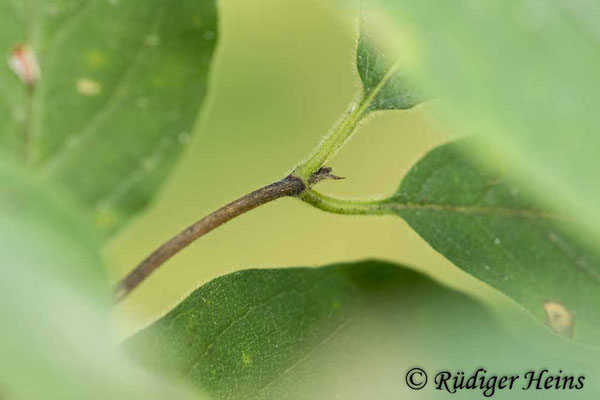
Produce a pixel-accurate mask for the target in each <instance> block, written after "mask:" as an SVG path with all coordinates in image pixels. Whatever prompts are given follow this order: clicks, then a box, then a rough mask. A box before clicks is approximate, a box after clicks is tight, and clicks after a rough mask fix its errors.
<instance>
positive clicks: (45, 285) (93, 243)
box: [0, 162, 197, 400]
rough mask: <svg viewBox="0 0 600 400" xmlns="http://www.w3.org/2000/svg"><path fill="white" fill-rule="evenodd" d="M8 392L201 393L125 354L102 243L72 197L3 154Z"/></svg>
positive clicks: (0, 204)
mask: <svg viewBox="0 0 600 400" xmlns="http://www.w3.org/2000/svg"><path fill="white" fill-rule="evenodd" d="M0 182H2V185H1V186H0V254H1V255H2V257H0V320H2V321H3V323H2V334H1V336H2V339H1V340H0V354H2V357H0V371H2V373H1V374H0V393H1V397H2V398H3V399H4V398H7V399H31V400H37V399H57V400H58V399H61V400H71V399H72V400H80V399H91V400H95V399H97V400H106V399H139V400H142V399H157V400H158V399H166V398H169V399H170V398H173V399H192V398H197V397H196V396H192V394H191V393H189V392H188V391H187V390H184V389H182V388H178V387H175V386H173V385H172V384H170V383H168V382H167V381H165V380H163V379H162V378H160V377H157V376H150V375H149V374H148V373H147V372H144V371H140V370H139V367H136V366H134V365H131V363H130V362H129V361H128V360H127V359H126V358H125V357H124V356H123V355H122V354H121V353H120V351H119V350H118V347H117V346H116V345H115V343H114V341H113V340H112V332H111V329H110V326H109V318H110V317H109V312H110V303H111V302H110V298H109V296H108V294H109V290H108V285H107V281H106V278H105V276H104V271H103V268H102V265H101V262H100V256H99V246H98V241H97V240H95V239H94V238H93V237H92V236H90V234H89V232H88V230H87V229H86V228H83V227H82V224H81V221H77V220H74V219H73V218H72V217H71V213H70V212H69V211H68V207H67V206H66V205H65V201H64V199H62V198H61V197H57V196H56V195H49V194H48V193H47V191H46V190H43V189H40V187H38V184H37V183H35V182H32V181H31V179H29V177H28V176H25V175H23V174H20V173H16V172H15V171H13V170H12V169H11V168H6V167H5V166H4V164H3V162H0Z"/></svg>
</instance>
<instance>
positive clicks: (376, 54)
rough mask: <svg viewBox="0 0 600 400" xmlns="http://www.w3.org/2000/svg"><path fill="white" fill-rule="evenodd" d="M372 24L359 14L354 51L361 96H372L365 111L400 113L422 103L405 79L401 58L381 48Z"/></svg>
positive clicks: (413, 85)
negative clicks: (394, 111) (397, 111)
mask: <svg viewBox="0 0 600 400" xmlns="http://www.w3.org/2000/svg"><path fill="white" fill-rule="evenodd" d="M372 25H373V21H371V20H370V18H368V17H367V15H366V14H363V16H362V18H361V23H360V35H359V38H358V48H357V50H356V68H357V69H358V74H359V75H360V79H361V81H362V85H363V90H364V97H365V98H368V97H370V96H373V98H372V99H371V100H370V104H369V107H368V109H367V110H368V111H377V110H402V109H408V108H412V107H414V106H416V105H418V104H420V103H422V102H423V101H424V100H425V97H424V96H423V93H421V92H420V91H419V90H417V88H416V84H415V83H414V82H413V81H411V80H410V79H409V77H408V76H407V75H408V74H407V72H406V66H404V65H402V60H401V58H400V57H398V56H397V54H396V53H395V52H394V51H391V50H390V49H388V48H386V47H384V46H383V45H382V41H383V40H382V39H381V38H380V37H379V35H378V34H377V32H378V30H377V29H375V27H374V26H372Z"/></svg>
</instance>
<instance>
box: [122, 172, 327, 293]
mask: <svg viewBox="0 0 600 400" xmlns="http://www.w3.org/2000/svg"><path fill="white" fill-rule="evenodd" d="M323 179H339V178H338V177H337V176H335V175H332V174H331V169H330V168H321V169H319V170H318V171H317V172H315V173H314V174H313V175H312V176H311V177H310V179H309V181H308V182H307V183H305V182H304V181H303V180H302V179H300V178H298V177H296V176H293V175H289V176H287V177H285V178H284V179H282V180H280V181H277V182H274V183H271V184H270V185H267V186H264V187H262V188H260V189H258V190H255V191H254V192H252V193H249V194H247V195H245V196H242V197H240V198H239V199H237V200H235V201H233V202H231V203H229V204H227V205H226V206H223V207H221V208H219V209H218V210H216V211H214V212H213V213H211V214H209V215H207V216H206V217H204V218H202V219H201V220H199V221H198V222H196V223H194V224H193V225H191V226H189V227H188V228H187V229H185V230H183V231H181V232H180V233H178V234H177V235H175V236H174V237H172V238H171V239H169V240H168V241H167V242H166V243H164V244H163V245H162V246H160V247H159V248H158V249H156V250H155V251H154V252H153V253H152V254H150V255H149V256H148V257H147V258H146V259H145V260H144V261H142V262H141V263H140V264H138V266H137V267H135V269H134V270H133V271H131V272H130V273H129V274H128V275H127V276H126V277H125V278H124V279H123V280H122V281H120V282H119V283H118V284H117V287H116V289H115V298H116V301H120V300H122V299H123V298H125V297H126V296H127V295H128V294H129V293H130V292H131V291H132V290H133V289H135V288H136V287H138V286H139V285H140V283H142V282H143V281H144V280H145V279H146V278H147V277H148V276H149V275H150V274H152V273H153V272H154V271H156V270H157V269H158V268H159V267H160V266H161V265H162V264H163V263H164V262H165V261H167V260H168V259H170V258H171V257H173V256H174V255H175V254H177V253H178V252H179V251H181V250H182V249H184V248H185V247H186V246H187V245H189V244H190V243H192V242H193V241H195V240H196V239H198V238H199V237H201V236H203V235H205V234H207V233H208V232H210V231H212V230H213V229H215V228H218V227H219V226H221V225H223V224H224V223H226V222H228V221H230V220H232V219H233V218H235V217H238V216H240V215H242V214H244V213H246V212H248V211H250V210H252V209H254V208H256V207H258V206H260V205H263V204H266V203H269V202H271V201H273V200H276V199H279V198H282V197H296V196H298V195H300V194H301V193H302V192H303V191H304V190H305V189H306V188H307V186H311V185H313V184H315V183H317V182H319V181H321V180H323Z"/></svg>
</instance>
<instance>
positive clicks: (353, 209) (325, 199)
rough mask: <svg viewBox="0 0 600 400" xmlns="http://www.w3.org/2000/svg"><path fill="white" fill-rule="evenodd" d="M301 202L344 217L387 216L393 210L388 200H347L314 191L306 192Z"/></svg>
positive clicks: (308, 190)
mask: <svg viewBox="0 0 600 400" xmlns="http://www.w3.org/2000/svg"><path fill="white" fill-rule="evenodd" d="M299 198H300V200H302V201H304V202H305V203H308V204H310V205H311V206H313V207H315V208H318V209H320V210H323V211H327V212H330V213H334V214H344V215H385V214H391V213H392V212H393V208H392V207H389V205H388V203H387V202H386V200H366V201H364V200H346V199H338V198H334V197H330V196H326V195H324V194H322V193H319V192H315V191H314V190H311V189H307V190H304V191H303V192H302V193H301V194H300V196H299Z"/></svg>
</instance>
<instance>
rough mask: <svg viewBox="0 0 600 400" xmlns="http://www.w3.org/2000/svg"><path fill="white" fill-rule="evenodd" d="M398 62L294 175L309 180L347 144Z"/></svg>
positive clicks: (302, 163)
mask: <svg viewBox="0 0 600 400" xmlns="http://www.w3.org/2000/svg"><path fill="white" fill-rule="evenodd" d="M397 68H398V64H395V65H393V66H392V67H391V68H390V69H389V71H388V72H387V73H386V75H385V76H384V77H383V78H382V79H381V81H380V82H379V83H378V84H377V86H375V87H374V88H373V89H372V90H371V91H370V92H369V93H368V95H366V96H365V95H364V94H363V95H362V96H361V98H360V100H359V101H358V103H353V104H352V106H351V107H350V111H348V113H347V114H346V116H345V117H344V118H343V119H342V120H341V121H339V122H338V123H337V124H336V125H335V126H334V127H333V129H332V130H331V131H330V132H329V133H328V134H327V135H325V137H323V139H322V140H321V142H319V144H318V145H317V147H316V148H315V150H314V151H313V153H312V154H311V155H310V156H309V157H308V158H307V159H306V160H304V161H303V162H301V163H300V164H299V165H298V166H297V167H296V168H295V169H294V172H293V173H292V175H294V176H297V177H298V178H300V179H301V180H302V181H304V182H307V179H308V178H309V177H310V176H311V175H312V174H313V173H314V172H315V171H317V170H318V169H319V168H321V167H323V166H324V165H325V164H326V163H327V162H328V161H329V160H331V158H332V157H333V156H334V155H335V153H336V152H337V151H338V150H339V149H340V148H341V147H342V146H343V145H344V144H346V143H347V142H348V141H349V140H350V138H351V137H352V134H353V133H354V131H355V129H356V126H357V125H358V124H359V123H360V121H361V120H362V119H363V118H364V117H365V115H367V114H368V113H369V111H370V107H371V104H372V103H373V100H374V99H375V97H376V96H377V95H378V94H379V92H380V91H381V89H383V87H384V86H385V84H386V83H387V82H388V81H389V79H390V78H391V77H392V75H393V74H394V73H395V72H396V69H397Z"/></svg>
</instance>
